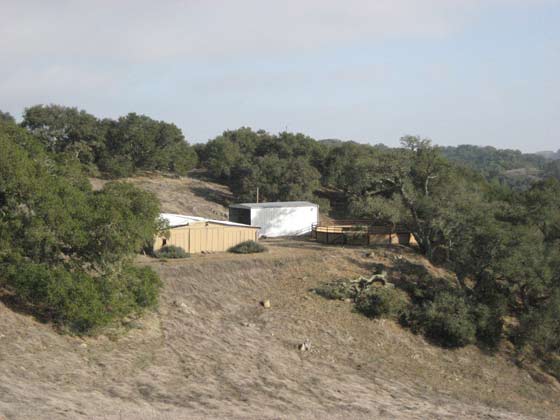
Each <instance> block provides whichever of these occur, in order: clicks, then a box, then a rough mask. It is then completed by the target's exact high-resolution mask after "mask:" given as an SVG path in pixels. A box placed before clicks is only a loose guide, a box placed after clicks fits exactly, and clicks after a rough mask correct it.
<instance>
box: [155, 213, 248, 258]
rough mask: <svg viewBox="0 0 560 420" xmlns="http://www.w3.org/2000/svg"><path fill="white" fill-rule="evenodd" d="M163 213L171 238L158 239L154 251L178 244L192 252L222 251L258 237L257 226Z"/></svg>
mask: <svg viewBox="0 0 560 420" xmlns="http://www.w3.org/2000/svg"><path fill="white" fill-rule="evenodd" d="M160 216H161V217H162V218H163V219H165V220H167V222H168V223H169V238H163V237H158V238H156V240H155V243H154V250H155V251H157V250H159V249H161V248H162V247H163V246H165V245H175V246H180V247H181V248H183V249H184V250H185V251H186V252H188V253H190V254H196V253H200V252H223V251H227V250H228V249H229V248H231V247H232V246H235V245H237V244H239V243H241V242H245V241H256V240H257V239H258V232H259V227H257V226H249V225H244V224H241V223H233V222H227V221H223V220H212V219H205V218H203V217H195V216H184V215H180V214H171V213H162V214H161V215H160Z"/></svg>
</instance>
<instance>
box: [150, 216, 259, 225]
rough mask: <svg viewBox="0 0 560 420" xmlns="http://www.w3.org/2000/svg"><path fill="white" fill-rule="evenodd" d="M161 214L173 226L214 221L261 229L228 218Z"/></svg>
mask: <svg viewBox="0 0 560 420" xmlns="http://www.w3.org/2000/svg"><path fill="white" fill-rule="evenodd" d="M159 216H160V217H161V218H162V219H164V220H167V222H168V223H169V227H171V228H173V227H179V226H188V225H190V224H194V223H201V222H207V223H214V224H218V225H226V226H239V227H246V228H255V229H259V227H258V226H250V225H244V224H242V223H234V222H228V221H227V220H214V219H207V218H205V217H197V216H186V215H183V214H173V213H161V214H160V215H159Z"/></svg>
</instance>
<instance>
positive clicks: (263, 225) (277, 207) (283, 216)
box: [229, 201, 319, 238]
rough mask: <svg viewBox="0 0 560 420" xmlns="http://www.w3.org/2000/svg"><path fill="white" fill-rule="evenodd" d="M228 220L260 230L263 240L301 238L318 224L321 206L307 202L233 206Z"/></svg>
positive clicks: (230, 207)
mask: <svg viewBox="0 0 560 420" xmlns="http://www.w3.org/2000/svg"><path fill="white" fill-rule="evenodd" d="M229 220H230V222H235V223H243V224H246V225H251V226H260V231H259V235H260V236H266V237H271V238H272V237H277V236H300V235H306V234H309V233H311V230H312V227H313V225H316V224H317V222H318V220H319V206H318V205H317V204H313V203H310V202H308V201H280V202H273V203H241V204H233V205H231V206H229Z"/></svg>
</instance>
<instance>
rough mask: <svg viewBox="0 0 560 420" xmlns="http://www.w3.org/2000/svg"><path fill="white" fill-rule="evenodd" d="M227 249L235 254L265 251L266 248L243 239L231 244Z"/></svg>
mask: <svg viewBox="0 0 560 420" xmlns="http://www.w3.org/2000/svg"><path fill="white" fill-rule="evenodd" d="M228 251H229V252H234V253H236V254H255V253H257V252H265V251H266V248H265V247H264V246H263V245H261V244H259V243H257V242H255V241H245V242H241V243H240V244H237V245H235V246H232V247H231V248H230V249H228Z"/></svg>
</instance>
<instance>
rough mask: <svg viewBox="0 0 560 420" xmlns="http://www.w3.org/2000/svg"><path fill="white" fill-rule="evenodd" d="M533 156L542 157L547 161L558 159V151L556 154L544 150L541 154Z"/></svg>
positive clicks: (559, 156) (559, 155)
mask: <svg viewBox="0 0 560 420" xmlns="http://www.w3.org/2000/svg"><path fill="white" fill-rule="evenodd" d="M535 154H537V155H539V156H542V157H543V158H545V159H548V160H558V159H560V149H558V150H557V151H556V152H553V151H552V150H544V151H542V152H537V153H535Z"/></svg>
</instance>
